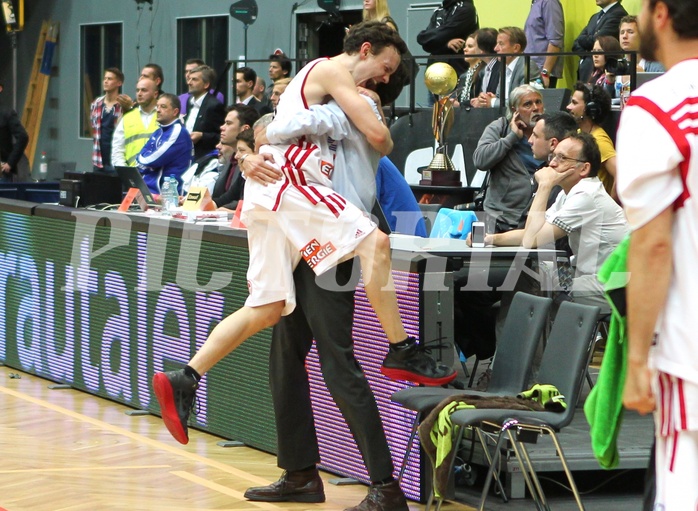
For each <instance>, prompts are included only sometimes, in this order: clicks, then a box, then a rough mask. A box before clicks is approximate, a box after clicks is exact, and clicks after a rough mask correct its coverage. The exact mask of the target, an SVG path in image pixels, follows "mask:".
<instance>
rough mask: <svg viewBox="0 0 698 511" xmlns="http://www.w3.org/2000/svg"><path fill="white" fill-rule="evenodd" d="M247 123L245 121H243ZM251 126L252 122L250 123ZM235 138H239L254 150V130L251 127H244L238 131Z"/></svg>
mask: <svg viewBox="0 0 698 511" xmlns="http://www.w3.org/2000/svg"><path fill="white" fill-rule="evenodd" d="M245 124H247V123H245ZM250 126H252V124H250ZM235 140H241V141H243V142H245V143H246V144H247V145H248V146H250V149H252V151H254V131H253V130H251V129H246V130H242V131H241V132H240V133H238V136H237V137H235Z"/></svg>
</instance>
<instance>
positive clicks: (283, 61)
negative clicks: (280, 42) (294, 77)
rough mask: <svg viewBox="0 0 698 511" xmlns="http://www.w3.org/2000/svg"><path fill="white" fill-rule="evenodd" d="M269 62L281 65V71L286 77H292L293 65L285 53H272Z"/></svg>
mask: <svg viewBox="0 0 698 511" xmlns="http://www.w3.org/2000/svg"><path fill="white" fill-rule="evenodd" d="M269 62H278V63H279V65H280V66H281V70H282V71H283V72H284V73H285V74H286V76H290V75H291V71H292V68H293V63H292V62H291V60H290V59H289V58H288V57H287V56H286V55H284V54H283V53H281V54H279V55H277V54H276V53H272V54H271V55H269Z"/></svg>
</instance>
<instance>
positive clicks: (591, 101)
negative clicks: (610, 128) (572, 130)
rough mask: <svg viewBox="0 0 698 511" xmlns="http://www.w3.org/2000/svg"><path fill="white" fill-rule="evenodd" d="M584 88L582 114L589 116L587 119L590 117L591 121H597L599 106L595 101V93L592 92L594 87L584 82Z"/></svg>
mask: <svg viewBox="0 0 698 511" xmlns="http://www.w3.org/2000/svg"><path fill="white" fill-rule="evenodd" d="M586 90H587V94H585V95H584V100H585V107H584V115H586V116H587V117H589V119H591V120H592V122H598V120H599V118H600V117H601V107H600V106H599V104H598V103H597V102H596V101H595V96H596V94H594V88H593V86H591V85H588V84H586ZM587 98H588V101H587Z"/></svg>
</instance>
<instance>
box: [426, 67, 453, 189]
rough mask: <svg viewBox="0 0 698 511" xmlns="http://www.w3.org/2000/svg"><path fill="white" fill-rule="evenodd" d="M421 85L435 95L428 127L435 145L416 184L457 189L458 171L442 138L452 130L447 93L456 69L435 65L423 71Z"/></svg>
mask: <svg viewBox="0 0 698 511" xmlns="http://www.w3.org/2000/svg"><path fill="white" fill-rule="evenodd" d="M424 83H425V85H426V86H427V89H429V92H431V93H432V94H434V95H435V96H436V101H435V103H434V114H433V117H432V121H431V125H432V128H433V130H434V138H435V139H436V142H437V148H436V152H435V153H434V158H433V159H432V160H431V163H429V165H428V166H427V167H426V168H423V169H422V171H421V172H422V179H420V181H419V184H420V185H427V186H461V181H460V171H458V170H456V168H455V166H454V165H453V162H452V161H451V158H449V156H448V147H447V144H446V137H447V136H448V134H449V133H450V131H451V128H452V127H453V120H454V117H455V113H454V112H453V102H452V101H451V94H452V93H453V91H454V90H455V88H456V84H457V83H458V76H457V75H456V70H455V69H453V67H451V66H450V65H448V64H446V63H444V62H436V63H434V64H432V65H431V66H429V67H428V68H427V69H426V71H425V72H424Z"/></svg>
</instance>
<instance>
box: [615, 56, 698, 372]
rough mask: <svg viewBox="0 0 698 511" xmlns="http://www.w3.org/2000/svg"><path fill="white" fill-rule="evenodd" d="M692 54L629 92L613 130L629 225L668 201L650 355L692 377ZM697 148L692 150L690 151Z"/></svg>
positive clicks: (696, 298)
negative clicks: (669, 264)
mask: <svg viewBox="0 0 698 511" xmlns="http://www.w3.org/2000/svg"><path fill="white" fill-rule="evenodd" d="M697 116H698V60H695V59H693V60H686V61H683V62H680V63H678V64H676V65H675V66H674V67H672V68H671V69H670V70H669V71H667V72H666V73H665V74H664V75H662V76H660V77H658V78H656V79H654V80H652V81H650V82H647V83H646V84H645V85H643V86H642V87H640V88H638V89H637V90H635V91H634V92H633V93H632V95H631V96H630V100H629V101H628V103H627V105H626V107H625V109H624V110H623V115H622V116H621V121H620V127H619V129H618V136H617V146H616V147H617V154H618V176H617V180H616V187H617V189H618V193H619V195H620V197H621V199H622V200H623V206H624V207H625V211H626V214H627V216H628V221H629V223H630V227H631V229H633V230H635V229H638V228H640V227H642V226H643V225H645V224H646V223H648V222H649V221H650V220H652V219H654V218H655V217H657V215H659V214H660V213H661V212H662V211H664V210H665V209H666V208H668V207H672V206H673V208H674V215H675V216H674V224H673V245H672V256H673V267H674V274H673V275H672V279H671V284H670V286H669V294H668V296H667V300H666V303H665V305H664V311H663V313H662V315H661V317H660V318H659V320H658V322H657V332H658V333H659V336H658V339H657V347H656V350H655V352H654V356H653V363H654V364H655V365H656V368H657V369H659V370H660V371H663V372H666V373H669V374H671V375H674V376H678V377H679V378H682V379H684V380H688V381H691V382H693V383H698V338H696V332H698V314H696V311H698V271H696V269H695V265H696V261H698V201H696V197H694V194H695V193H698V158H697V156H698V121H696V118H697ZM694 153H695V154H694Z"/></svg>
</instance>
